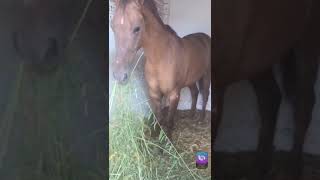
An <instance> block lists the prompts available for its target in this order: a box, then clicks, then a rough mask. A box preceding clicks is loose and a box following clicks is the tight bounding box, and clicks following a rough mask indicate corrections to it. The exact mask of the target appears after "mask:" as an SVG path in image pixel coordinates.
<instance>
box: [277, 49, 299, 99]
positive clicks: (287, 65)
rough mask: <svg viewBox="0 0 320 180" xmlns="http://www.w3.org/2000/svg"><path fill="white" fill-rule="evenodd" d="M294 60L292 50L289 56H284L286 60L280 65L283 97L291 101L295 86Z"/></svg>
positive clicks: (295, 71) (295, 70)
mask: <svg viewBox="0 0 320 180" xmlns="http://www.w3.org/2000/svg"><path fill="white" fill-rule="evenodd" d="M295 63H296V59H295V54H294V50H290V52H289V54H288V55H287V56H286V60H285V61H283V62H282V64H281V65H280V67H281V71H282V77H283V78H282V80H283V89H284V93H285V96H286V97H287V98H289V99H292V98H293V96H294V94H295V93H294V91H295V89H296V88H295V84H296V76H297V69H296V64H295Z"/></svg>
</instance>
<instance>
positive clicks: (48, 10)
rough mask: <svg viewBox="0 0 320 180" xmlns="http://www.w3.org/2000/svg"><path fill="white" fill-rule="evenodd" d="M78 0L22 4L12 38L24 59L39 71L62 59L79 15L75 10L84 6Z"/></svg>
mask: <svg viewBox="0 0 320 180" xmlns="http://www.w3.org/2000/svg"><path fill="white" fill-rule="evenodd" d="M73 2H74V1H73ZM81 2H82V1H81ZM75 4H76V3H75ZM75 4H73V3H72V0H55V1H51V0H24V1H23V3H21V4H20V5H21V6H20V8H21V9H20V11H19V12H18V13H19V16H17V26H16V30H15V32H14V33H13V42H14V48H15V50H16V52H17V54H18V55H20V57H21V59H22V60H23V62H24V63H26V64H27V65H30V66H31V67H33V68H35V70H36V71H38V70H43V69H41V68H45V69H47V68H49V66H50V69H51V68H52V67H56V65H57V64H58V63H59V61H61V59H63V58H62V54H63V51H64V49H65V47H66V44H67V41H68V38H69V36H70V34H71V32H72V29H73V27H74V25H75V24H76V21H77V18H79V16H80V13H77V15H75V14H76V13H75V12H74V10H75V9H77V10H78V9H81V8H79V7H78V5H75ZM76 17H77V18H76Z"/></svg>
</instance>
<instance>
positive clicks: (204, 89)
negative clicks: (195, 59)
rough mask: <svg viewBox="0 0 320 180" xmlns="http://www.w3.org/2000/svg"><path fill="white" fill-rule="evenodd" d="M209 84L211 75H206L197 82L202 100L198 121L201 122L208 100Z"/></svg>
mask: <svg viewBox="0 0 320 180" xmlns="http://www.w3.org/2000/svg"><path fill="white" fill-rule="evenodd" d="M210 83H211V73H206V74H205V75H204V76H203V77H202V78H201V79H200V81H199V89H200V92H201V94H202V98H203V101H202V111H201V115H200V121H203V120H204V118H205V115H206V106H207V102H208V98H209V92H210Z"/></svg>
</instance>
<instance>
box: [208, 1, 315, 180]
mask: <svg viewBox="0 0 320 180" xmlns="http://www.w3.org/2000/svg"><path fill="white" fill-rule="evenodd" d="M213 7H214V10H213V23H214V26H213V27H214V34H215V42H214V57H213V59H214V61H213V72H214V79H213V87H214V102H215V110H214V111H215V112H216V114H215V119H214V123H213V124H214V127H213V131H214V132H213V133H214V139H215V137H216V136H217V132H218V131H217V130H218V126H219V124H220V121H221V118H222V116H221V114H222V107H223V94H224V90H225V89H226V87H227V86H228V85H230V84H231V83H232V82H235V81H238V80H243V79H249V80H250V81H251V82H252V84H253V87H254V89H255V91H256V94H257V99H258V104H259V106H260V107H259V111H260V115H261V120H262V124H261V129H260V135H259V143H258V148H257V151H258V152H257V159H256V166H255V167H256V168H257V169H256V170H255V171H254V173H253V176H252V179H256V180H261V179H264V178H265V175H266V174H267V173H268V171H269V170H270V168H271V159H272V158H271V157H272V151H273V139H274V132H275V126H276V119H277V112H278V109H279V106H280V102H281V93H280V89H279V87H278V85H277V83H276V81H275V79H274V77H273V74H272V66H273V65H274V64H275V63H283V64H284V68H285V69H284V70H285V71H284V72H286V73H284V84H285V87H286V88H285V89H286V94H287V96H288V98H290V99H291V102H292V103H293V106H294V122H295V129H294V143H293V148H292V155H293V156H292V158H291V160H292V162H289V163H288V165H289V166H292V168H291V171H290V172H287V173H286V176H288V179H299V178H300V177H301V175H302V167H303V166H302V164H303V161H302V153H303V144H304V138H305V134H306V131H307V128H308V126H309V122H310V120H311V116H312V108H313V105H314V101H315V94H314V91H313V86H314V82H315V79H316V73H317V61H316V59H317V56H318V55H319V52H318V51H319V47H320V46H319V45H320V44H319V42H320V35H319V32H320V26H319V22H320V13H319V12H320V2H319V1H314V0H308V1H300V0H280V1H279V0H269V1H251V0H245V1H241V2H240V1H235V0H216V1H214V5H213ZM291 75H292V76H291ZM290 87H291V88H290Z"/></svg>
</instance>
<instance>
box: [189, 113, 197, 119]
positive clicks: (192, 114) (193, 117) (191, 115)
mask: <svg viewBox="0 0 320 180" xmlns="http://www.w3.org/2000/svg"><path fill="white" fill-rule="evenodd" d="M189 118H190V119H192V120H194V119H196V111H190V112H189Z"/></svg>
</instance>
